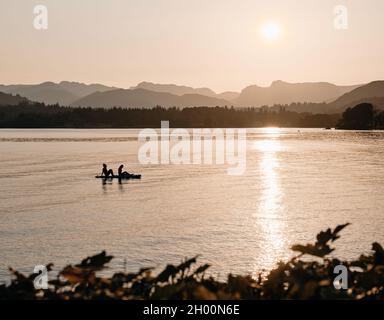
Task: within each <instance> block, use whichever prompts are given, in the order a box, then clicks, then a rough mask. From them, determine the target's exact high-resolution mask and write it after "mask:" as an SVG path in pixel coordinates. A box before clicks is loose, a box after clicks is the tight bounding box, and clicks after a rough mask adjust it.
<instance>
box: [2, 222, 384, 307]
mask: <svg viewBox="0 0 384 320" xmlns="http://www.w3.org/2000/svg"><path fill="white" fill-rule="evenodd" d="M347 225H348V224H345V225H340V226H338V227H336V228H335V229H334V230H331V229H328V230H326V231H323V232H320V233H319V234H318V235H317V238H316V242H315V243H313V244H312V243H311V244H307V245H295V246H293V247H292V250H294V251H296V252H298V255H296V256H295V257H294V258H292V259H291V260H289V261H288V262H285V263H283V262H280V263H278V265H277V267H276V268H275V269H274V270H272V271H270V272H269V273H268V274H266V275H265V276H263V275H261V274H260V275H259V277H257V278H256V279H255V278H252V277H251V276H234V275H228V278H227V280H226V281H225V282H224V281H218V280H217V279H215V278H213V277H211V276H206V274H205V272H206V271H207V269H208V268H209V267H210V266H209V265H208V264H204V265H200V266H197V267H195V265H196V262H197V257H194V258H192V259H188V260H185V261H183V262H182V263H181V264H179V265H176V266H175V265H167V266H166V267H165V269H164V270H163V271H162V272H160V273H159V274H157V275H154V274H153V271H152V269H151V268H146V269H141V270H139V271H138V272H136V273H121V272H120V273H115V274H114V275H113V276H112V277H109V278H107V277H100V276H98V275H97V271H100V270H102V269H103V268H105V267H106V265H107V264H108V262H110V260H111V259H112V256H108V255H107V254H106V253H105V252H104V251H103V252H101V253H100V254H98V255H95V256H92V257H88V258H86V259H84V260H83V261H81V263H79V264H77V265H69V266H66V267H65V268H64V269H63V270H62V271H60V273H59V274H58V276H57V277H56V278H55V279H54V280H51V281H50V282H49V289H47V290H35V289H34V285H33V280H34V279H35V277H36V276H37V275H36V274H31V275H29V276H25V275H23V274H21V273H19V272H17V271H15V270H13V269H10V270H11V272H12V275H13V279H12V282H11V283H10V284H9V285H8V286H6V285H2V286H0V298H2V299H210V300H212V299H380V300H383V298H384V250H383V248H382V247H381V245H379V244H378V243H374V244H373V245H372V253H371V254H370V255H362V256H361V257H360V258H359V259H357V260H354V261H340V260H338V259H335V258H327V255H329V254H330V253H331V252H332V251H333V250H334V248H333V247H331V245H332V243H333V242H334V241H335V240H337V239H338V238H339V233H340V231H341V230H343V229H344V228H345V227H346V226H347ZM310 257H312V258H311V259H309V258H310ZM340 264H343V265H344V266H345V267H346V268H347V269H348V289H347V290H337V289H335V287H334V285H333V281H334V278H335V276H336V275H335V274H334V268H335V267H336V266H337V265H340ZM47 268H48V270H51V268H52V265H48V266H47Z"/></svg>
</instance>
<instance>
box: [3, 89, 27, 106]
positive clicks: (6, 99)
mask: <svg viewBox="0 0 384 320" xmlns="http://www.w3.org/2000/svg"><path fill="white" fill-rule="evenodd" d="M26 100H27V99H25V98H23V97H20V96H18V95H16V96H14V95H11V94H8V93H4V92H0V106H15V105H17V104H19V103H20V102H23V101H26Z"/></svg>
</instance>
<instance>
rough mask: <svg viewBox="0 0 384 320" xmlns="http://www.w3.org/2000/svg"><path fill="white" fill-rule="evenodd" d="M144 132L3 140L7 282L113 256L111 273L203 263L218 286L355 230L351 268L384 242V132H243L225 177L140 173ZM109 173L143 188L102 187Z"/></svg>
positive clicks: (2, 245)
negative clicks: (243, 144)
mask: <svg viewBox="0 0 384 320" xmlns="http://www.w3.org/2000/svg"><path fill="white" fill-rule="evenodd" d="M138 132H139V130H120V129H119V130H0V161H1V166H0V257H1V259H0V281H4V280H6V279H7V277H8V275H9V273H8V266H12V267H14V268H17V269H19V270H21V271H24V272H32V271H33V267H34V266H35V265H38V264H47V263H49V262H54V263H55V266H56V268H59V267H62V266H64V265H66V264H68V263H77V262H79V261H80V260H81V259H82V258H84V257H86V256H88V255H91V254H95V253H98V252H100V251H101V250H104V249H105V250H107V252H108V253H110V254H113V255H114V256H115V257H116V258H115V260H112V263H111V271H116V270H123V268H124V266H126V268H127V270H129V271H136V270H137V269H138V268H140V267H144V266H146V267H147V266H154V267H162V266H165V264H167V263H178V262H180V261H181V260H182V259H183V258H184V257H191V256H194V255H196V254H200V255H201V258H200V261H201V262H204V263H206V262H207V263H211V264H212V265H213V267H212V270H211V271H212V272H213V273H214V274H219V275H224V274H226V273H228V272H233V273H237V274H244V273H252V274H256V273H257V272H258V271H260V270H262V269H270V268H272V267H273V266H274V265H275V264H276V262H277V261H278V260H280V259H287V258H289V257H290V256H291V255H292V252H291V251H290V249H289V248H290V246H291V245H293V244H295V243H306V242H309V241H312V240H314V238H315V235H316V234H317V232H318V231H320V230H323V229H325V228H327V227H335V226H336V225H337V224H341V223H345V222H351V223H352V225H351V226H349V227H348V228H347V229H345V230H344V231H343V234H342V238H341V239H340V240H338V241H337V242H336V244H337V245H338V250H337V251H336V254H338V255H340V256H341V257H344V258H353V257H357V256H358V255H359V254H360V253H362V252H367V251H369V250H370V248H371V243H372V242H374V241H379V242H382V243H383V242H384V232H383V230H384V206H383V205H384V165H383V159H384V132H344V131H333V130H332V131H329V130H327V131H326V130H311V129H248V130H247V133H248V134H247V167H246V171H245V173H244V175H242V176H230V175H228V174H227V171H226V169H227V167H228V165H144V166H143V165H141V164H139V163H138V159H137V152H138V148H139V146H140V144H139V142H138V141H137V134H138ZM103 162H105V163H107V164H108V165H109V166H110V167H111V168H113V169H114V170H116V168H117V167H118V165H119V164H120V163H124V164H126V169H127V170H128V171H130V172H134V173H141V174H142V175H143V177H142V180H135V181H127V182H123V183H122V184H119V183H118V181H113V182H108V183H106V184H103V183H102V181H99V180H97V179H95V178H94V176H95V174H98V173H100V169H101V164H102V163H103Z"/></svg>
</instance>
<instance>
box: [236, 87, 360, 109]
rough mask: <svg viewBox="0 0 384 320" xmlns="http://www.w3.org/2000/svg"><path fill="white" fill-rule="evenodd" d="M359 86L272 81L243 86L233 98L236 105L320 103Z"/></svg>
mask: <svg viewBox="0 0 384 320" xmlns="http://www.w3.org/2000/svg"><path fill="white" fill-rule="evenodd" d="M357 87H359V86H336V85H334V84H332V83H327V82H313V83H309V82H308V83H288V82H284V81H274V82H273V83H272V84H271V86H270V87H259V86H257V85H253V86H249V87H247V88H245V89H244V90H243V91H242V92H241V93H240V95H239V97H238V98H236V99H235V100H234V102H235V104H236V105H237V106H242V107H250V106H255V107H258V106H263V105H268V106H272V105H274V104H290V103H295V102H311V103H322V102H330V101H332V100H335V99H337V98H338V97H340V96H341V95H343V94H344V93H346V92H349V91H351V90H353V89H356V88H357Z"/></svg>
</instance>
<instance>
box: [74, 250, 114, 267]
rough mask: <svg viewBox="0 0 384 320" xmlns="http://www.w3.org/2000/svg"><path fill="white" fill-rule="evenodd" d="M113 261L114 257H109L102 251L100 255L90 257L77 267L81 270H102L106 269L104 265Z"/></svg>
mask: <svg viewBox="0 0 384 320" xmlns="http://www.w3.org/2000/svg"><path fill="white" fill-rule="evenodd" d="M112 259H113V256H107V255H106V252H105V251H102V252H101V253H99V254H96V255H94V256H90V257H87V258H85V259H84V260H82V261H81V263H80V264H77V265H76V267H79V268H84V267H86V268H93V269H96V270H100V269H102V268H104V265H105V264H107V263H108V262H109V261H111V260H112Z"/></svg>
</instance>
